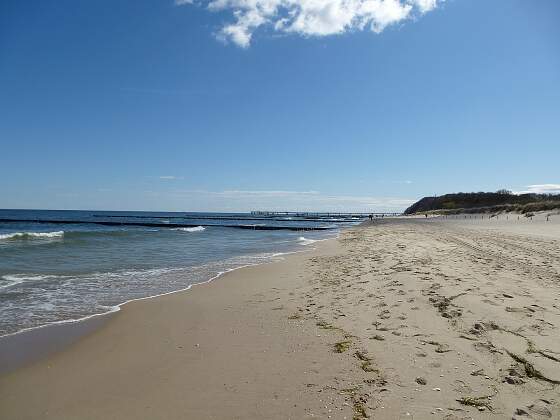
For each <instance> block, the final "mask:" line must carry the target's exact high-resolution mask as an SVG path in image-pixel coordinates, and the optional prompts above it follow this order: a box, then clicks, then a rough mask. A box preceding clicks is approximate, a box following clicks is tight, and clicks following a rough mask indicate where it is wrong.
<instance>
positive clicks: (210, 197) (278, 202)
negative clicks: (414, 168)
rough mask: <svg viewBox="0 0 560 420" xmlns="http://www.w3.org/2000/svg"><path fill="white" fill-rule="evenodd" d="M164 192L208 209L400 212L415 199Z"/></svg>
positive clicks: (305, 193) (265, 192)
mask: <svg viewBox="0 0 560 420" xmlns="http://www.w3.org/2000/svg"><path fill="white" fill-rule="evenodd" d="M163 194H169V195H170V196H172V199H173V200H181V201H184V202H186V203H190V204H192V203H198V205H200V206H201V207H205V208H207V209H208V208H211V209H235V210H236V211H249V210H279V211H280V210H299V211H360V212H369V211H389V212H399V211H402V210H403V209H405V208H406V207H408V206H409V205H411V204H412V203H414V201H416V200H414V199H407V198H396V197H374V196H355V195H337V194H323V193H321V192H319V191H313V190H310V191H290V190H224V191H206V190H175V191H171V192H165V193H163ZM170 198H171V197H170Z"/></svg>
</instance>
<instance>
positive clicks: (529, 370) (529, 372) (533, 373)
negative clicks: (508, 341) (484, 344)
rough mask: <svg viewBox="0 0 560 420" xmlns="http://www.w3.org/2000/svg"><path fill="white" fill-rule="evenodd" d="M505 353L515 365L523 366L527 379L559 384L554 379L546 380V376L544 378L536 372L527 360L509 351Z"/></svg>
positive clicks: (559, 382)
mask: <svg viewBox="0 0 560 420" xmlns="http://www.w3.org/2000/svg"><path fill="white" fill-rule="evenodd" d="M506 353H507V354H509V356H510V357H511V358H512V359H513V360H515V361H516V362H517V363H519V364H520V365H521V366H523V368H524V369H525V374H526V375H527V376H528V377H529V378H535V379H540V380H542V381H545V382H549V383H551V384H555V385H558V384H560V381H559V380H556V379H551V378H548V377H546V376H544V375H543V374H542V373H541V372H540V371H539V370H537V369H536V368H535V367H534V366H533V364H532V363H531V362H529V361H528V360H527V359H525V358H524V357H521V356H519V355H517V354H515V353H512V352H510V351H509V350H506Z"/></svg>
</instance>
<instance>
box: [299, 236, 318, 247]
mask: <svg viewBox="0 0 560 420" xmlns="http://www.w3.org/2000/svg"><path fill="white" fill-rule="evenodd" d="M298 241H299V242H300V243H301V244H302V245H311V244H314V243H315V242H317V240H316V239H307V238H306V237H304V236H300V237H299V238H298Z"/></svg>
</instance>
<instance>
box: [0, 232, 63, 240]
mask: <svg viewBox="0 0 560 420" xmlns="http://www.w3.org/2000/svg"><path fill="white" fill-rule="evenodd" d="M63 236H64V231H63V230H59V231H56V232H14V233H3V234H0V240H13V239H37V238H62V237H63Z"/></svg>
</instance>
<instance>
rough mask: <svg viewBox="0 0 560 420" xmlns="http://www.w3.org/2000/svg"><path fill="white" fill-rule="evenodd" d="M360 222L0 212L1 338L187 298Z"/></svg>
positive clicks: (236, 215) (328, 218)
mask: <svg viewBox="0 0 560 420" xmlns="http://www.w3.org/2000/svg"><path fill="white" fill-rule="evenodd" d="M360 221H361V220H360V219H359V218H356V217H341V216H332V215H315V216H314V215H277V214H273V215H271V214H248V213H179V212H110V211H67V210H0V336H5V335H10V334H15V333H18V332H21V331H24V330H28V329H32V328H40V327H43V326H46V325H49V324H53V323H64V322H74V321H77V320H82V319H85V318H88V317H91V316H97V315H100V314H104V313H109V312H114V311H117V310H119V308H120V306H121V305H122V304H124V303H126V302H129V301H131V300H136V299H144V298H149V297H154V296H158V295H162V294H166V293H171V292H176V291H180V290H187V289H189V288H190V287H191V286H192V285H194V284H199V283H204V282H207V281H210V280H212V279H215V278H217V277H219V276H220V275H222V274H223V273H226V272H228V271H231V270H235V269H237V268H240V267H244V266H249V265H255V264H262V263H266V262H270V261H273V260H275V259H279V258H282V256H283V255H285V254H287V253H291V252H298V251H304V250H306V249H309V247H310V246H313V244H314V243H315V242H316V241H320V240H324V239H327V238H330V237H334V236H336V235H337V234H338V232H339V230H340V229H341V228H343V227H347V226H351V225H354V224H357V223H359V222H360ZM309 229H319V230H309Z"/></svg>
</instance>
